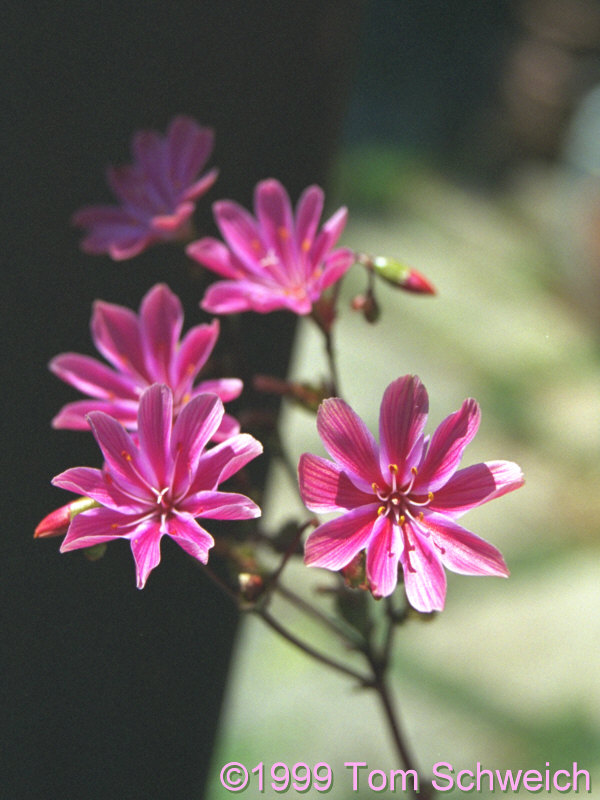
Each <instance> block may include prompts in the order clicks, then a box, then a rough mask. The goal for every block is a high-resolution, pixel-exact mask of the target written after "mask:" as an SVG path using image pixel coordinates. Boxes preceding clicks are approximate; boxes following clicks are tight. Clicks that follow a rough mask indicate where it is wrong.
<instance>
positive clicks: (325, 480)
mask: <svg viewBox="0 0 600 800" xmlns="http://www.w3.org/2000/svg"><path fill="white" fill-rule="evenodd" d="M298 479H299V483H300V494H301V496H302V501H303V503H304V505H305V506H306V507H307V508H309V509H310V510H311V511H315V512H317V513H322V514H326V513H328V512H330V511H339V510H340V509H344V510H349V509H351V508H356V507H358V506H364V505H366V504H368V503H373V494H372V493H371V494H367V493H366V492H361V490H360V489H357V488H356V486H355V485H354V484H353V483H352V481H351V480H350V479H349V478H348V476H347V475H346V473H345V472H344V471H343V469H342V468H341V467H340V466H339V465H338V464H334V463H333V462H331V461H328V460H327V459H326V458H320V457H319V456H314V455H311V454H310V453H304V455H302V456H301V457H300V462H299V464H298Z"/></svg>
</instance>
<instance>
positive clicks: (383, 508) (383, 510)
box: [377, 506, 385, 517]
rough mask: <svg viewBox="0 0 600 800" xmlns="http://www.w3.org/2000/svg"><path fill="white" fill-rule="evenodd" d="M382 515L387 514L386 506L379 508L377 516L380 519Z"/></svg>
mask: <svg viewBox="0 0 600 800" xmlns="http://www.w3.org/2000/svg"><path fill="white" fill-rule="evenodd" d="M382 514H385V506H379V508H378V509H377V516H378V517H380V516H381V515H382Z"/></svg>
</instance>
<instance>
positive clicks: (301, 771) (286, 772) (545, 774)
mask: <svg viewBox="0 0 600 800" xmlns="http://www.w3.org/2000/svg"><path fill="white" fill-rule="evenodd" d="M219 777H220V782H221V786H223V788H225V789H226V790H227V791H228V792H242V791H244V789H246V788H248V787H250V786H251V787H252V788H253V789H254V790H256V791H258V792H265V790H266V789H272V790H273V791H275V792H288V791H290V790H291V791H295V792H298V793H305V792H307V791H309V790H310V789H314V790H315V791H317V792H328V791H329V790H330V789H331V788H332V787H333V783H334V777H335V781H336V783H338V782H342V781H343V782H344V785H345V786H346V787H347V789H348V790H349V791H352V792H360V791H364V790H370V791H372V792H392V793H396V794H400V793H405V792H410V793H415V792H418V791H419V790H420V788H421V782H422V781H421V779H420V777H419V775H418V774H417V772H416V771H415V770H414V769H407V770H402V769H391V770H387V771H386V770H383V769H373V768H372V767H371V766H370V765H368V764H367V762H366V761H345V762H344V765H343V769H338V770H337V772H336V773H335V776H334V770H333V768H332V767H331V766H330V765H329V764H328V763H327V762H326V761H319V762H317V763H316V764H313V765H309V764H306V763H304V762H303V761H299V762H297V763H296V764H293V765H291V766H290V765H288V764H286V763H285V762H283V761H277V762H275V763H273V764H270V765H269V764H265V762H263V761H260V762H259V763H258V764H255V765H254V766H253V767H249V768H248V767H246V766H245V765H244V764H242V763H241V762H239V761H230V762H229V763H227V764H224V765H223V767H222V768H221V773H220V776H219ZM429 782H430V783H431V786H432V787H433V789H434V790H435V791H436V792H450V791H452V790H457V791H459V792H465V793H466V792H495V791H500V792H504V793H506V794H508V793H514V794H516V793H517V792H520V791H525V792H531V793H532V794H540V793H541V792H546V793H551V792H562V793H567V792H587V793H590V792H591V791H592V779H591V777H590V773H589V772H588V771H587V770H586V769H582V768H580V767H579V765H578V763H577V762H576V761H573V762H572V764H571V765H570V766H569V767H568V768H561V769H553V768H552V766H551V765H550V762H549V761H546V766H545V769H542V770H540V769H488V768H486V767H484V766H483V765H482V764H481V763H480V762H479V761H478V762H477V763H476V765H475V766H474V767H473V768H471V769H462V768H461V769H456V768H455V767H454V766H453V765H452V764H451V763H450V762H448V761H438V762H436V763H435V764H434V765H433V766H432V767H431V777H428V778H427V783H429ZM423 783H425V782H424V781H423Z"/></svg>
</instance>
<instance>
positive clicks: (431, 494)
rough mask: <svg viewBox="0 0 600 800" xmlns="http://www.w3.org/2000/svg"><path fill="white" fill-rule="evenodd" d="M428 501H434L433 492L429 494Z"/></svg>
mask: <svg viewBox="0 0 600 800" xmlns="http://www.w3.org/2000/svg"><path fill="white" fill-rule="evenodd" d="M427 499H428V500H429V502H430V503H431V501H432V500H433V492H427Z"/></svg>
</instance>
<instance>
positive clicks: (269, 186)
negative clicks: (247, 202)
mask: <svg viewBox="0 0 600 800" xmlns="http://www.w3.org/2000/svg"><path fill="white" fill-rule="evenodd" d="M323 202H324V195H323V191H322V189H320V188H319V187H318V186H309V187H308V188H307V189H305V191H304V192H303V194H302V196H301V197H300V200H299V201H298V205H297V208H296V213H295V216H294V213H293V211H292V206H291V203H290V199H289V197H288V194H287V192H286V190H285V189H284V188H283V186H282V185H281V184H280V183H279V182H278V181H276V180H273V179H269V180H266V181H262V182H261V183H259V184H258V185H257V187H256V190H255V193H254V210H255V214H256V218H254V217H253V216H252V215H251V214H249V213H248V212H247V211H246V210H245V209H243V208H242V207H241V206H239V205H238V204H237V203H234V202H233V201H231V200H221V201H219V202H217V203H215V204H214V205H213V210H214V215H215V220H216V222H217V225H218V226H219V230H220V231H221V234H222V235H223V238H224V239H225V242H226V243H227V245H225V244H223V243H222V242H220V241H218V240H217V239H213V238H211V237H207V238H204V239H200V240H199V241H197V242H192V244H190V245H188V247H187V250H186V252H187V253H188V255H189V256H191V258H193V259H195V260H196V261H198V262H200V263H201V264H203V265H204V266H205V267H208V269H211V270H213V272H216V273H217V274H219V275H222V276H223V277H224V278H226V279H227V280H224V281H217V283H214V284H213V285H212V286H210V287H209V288H208V290H207V292H206V294H205V295H204V299H203V300H202V303H201V305H202V308H204V309H205V310H206V311H210V312H211V313H215V314H231V313H235V312H238V311H250V310H252V311H258V312H261V313H266V312H268V311H274V310H275V309H281V308H286V309H289V310H291V311H293V312H295V313H296V314H309V313H310V311H311V309H312V306H313V303H314V302H315V301H316V300H317V299H318V298H319V297H320V295H321V293H322V292H323V291H324V290H325V289H327V287H328V286H331V285H332V284H333V283H335V282H336V281H337V280H339V279H340V278H341V277H342V275H343V274H344V273H345V272H346V270H347V269H348V268H349V267H350V266H351V265H352V263H353V262H354V253H353V252H352V251H351V250H348V249H347V248H340V249H338V250H334V249H333V248H334V246H335V244H336V242H337V240H338V239H339V237H340V235H341V233H342V230H343V229H344V225H345V224H346V218H347V210H346V208H340V209H339V210H338V211H337V212H336V213H335V214H334V215H333V216H332V217H331V218H330V219H329V220H328V221H327V222H326V223H325V224H324V225H323V226H322V228H321V230H320V231H318V227H319V221H320V219H321V213H322V211H323Z"/></svg>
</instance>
